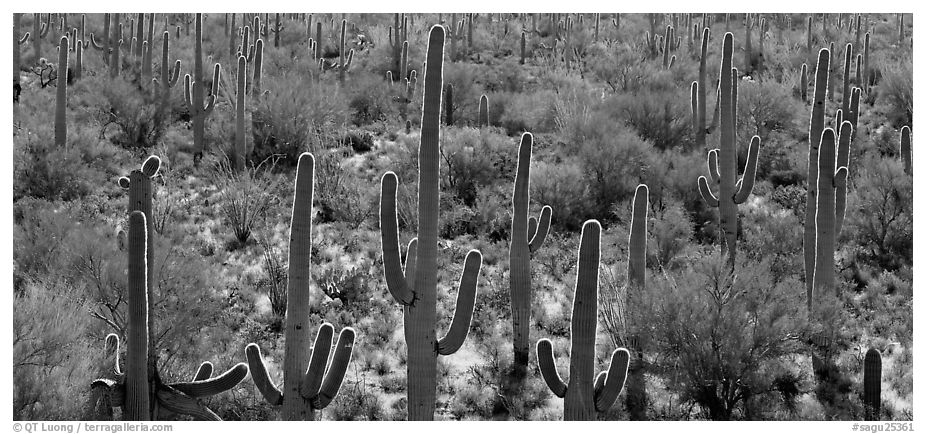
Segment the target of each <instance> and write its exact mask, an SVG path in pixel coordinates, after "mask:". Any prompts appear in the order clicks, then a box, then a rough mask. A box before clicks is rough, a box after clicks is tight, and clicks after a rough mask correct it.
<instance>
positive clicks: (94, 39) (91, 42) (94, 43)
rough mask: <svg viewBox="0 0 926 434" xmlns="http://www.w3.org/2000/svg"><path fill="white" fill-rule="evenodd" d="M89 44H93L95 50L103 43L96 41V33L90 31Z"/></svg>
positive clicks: (101, 46) (100, 47) (99, 48)
mask: <svg viewBox="0 0 926 434" xmlns="http://www.w3.org/2000/svg"><path fill="white" fill-rule="evenodd" d="M90 44H91V45H93V48H96V49H97V50H102V49H103V45H102V44H100V43H99V42H97V41H96V35H94V34H93V33H90Z"/></svg>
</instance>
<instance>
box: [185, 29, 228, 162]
mask: <svg viewBox="0 0 926 434" xmlns="http://www.w3.org/2000/svg"><path fill="white" fill-rule="evenodd" d="M195 21H196V36H195V38H196V39H195V44H196V45H195V47H196V48H195V54H194V56H193V77H190V74H187V75H186V76H185V77H184V83H183V84H184V88H183V92H184V100H185V101H186V104H187V109H189V111H190V117H191V118H192V119H193V146H194V148H195V149H196V153H195V155H194V158H193V160H194V162H195V163H196V164H197V165H198V164H199V161H200V160H201V159H202V156H203V152H205V150H206V143H205V132H206V116H208V115H209V114H210V113H212V109H214V108H215V99H216V94H217V92H218V86H219V77H220V76H221V71H222V67H221V66H220V65H219V64H218V63H216V64H215V70H214V72H213V74H212V91H211V92H210V94H209V98H208V99H207V100H206V103H205V105H203V97H204V95H203V14H196V19H195Z"/></svg>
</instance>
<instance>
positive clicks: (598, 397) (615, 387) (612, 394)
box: [595, 348, 630, 412]
mask: <svg viewBox="0 0 926 434" xmlns="http://www.w3.org/2000/svg"><path fill="white" fill-rule="evenodd" d="M629 364H630V353H629V352H628V351H627V350H626V349H624V348H618V349H616V350H614V352H613V353H611V365H610V366H609V367H608V373H607V374H605V373H604V372H602V374H604V376H602V375H599V376H598V378H599V379H602V380H603V383H604V384H602V385H601V387H598V384H597V383H598V381H596V382H595V383H596V384H595V409H596V410H598V411H602V412H603V411H608V409H610V408H611V406H612V405H614V401H615V400H617V396H618V395H620V393H621V389H623V388H624V381H625V380H627V366H628V365H629ZM602 377H604V378H602Z"/></svg>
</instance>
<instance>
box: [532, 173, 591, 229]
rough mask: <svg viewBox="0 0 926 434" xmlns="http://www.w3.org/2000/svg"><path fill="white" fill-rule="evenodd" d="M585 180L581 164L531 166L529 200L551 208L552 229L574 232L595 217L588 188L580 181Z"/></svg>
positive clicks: (586, 184)
mask: <svg viewBox="0 0 926 434" xmlns="http://www.w3.org/2000/svg"><path fill="white" fill-rule="evenodd" d="M586 176H587V174H586V173H585V171H583V170H582V166H581V164H579V163H578V162H576V161H574V160H566V161H562V162H560V163H545V162H542V161H538V162H536V163H532V164H531V199H533V200H536V201H537V202H539V203H542V204H545V205H550V206H551V207H553V212H554V213H555V216H554V218H553V220H552V224H553V225H555V226H556V227H558V228H562V229H565V230H568V231H576V230H578V229H579V228H580V227H581V226H582V223H583V222H584V221H585V220H588V219H589V218H593V217H592V216H594V215H595V214H594V210H593V209H592V208H591V206H590V202H591V200H590V197H591V194H592V193H591V191H590V190H591V188H590V186H589V184H588V183H587V182H585V181H584V178H585V177H586Z"/></svg>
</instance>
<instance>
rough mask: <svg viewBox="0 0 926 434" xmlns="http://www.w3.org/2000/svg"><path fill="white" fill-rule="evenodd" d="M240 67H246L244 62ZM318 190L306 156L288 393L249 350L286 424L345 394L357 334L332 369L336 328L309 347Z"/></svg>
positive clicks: (293, 275) (292, 250)
mask: <svg viewBox="0 0 926 434" xmlns="http://www.w3.org/2000/svg"><path fill="white" fill-rule="evenodd" d="M238 62H239V65H240V63H241V57H239V60H238ZM314 188H315V157H314V156H312V154H309V153H303V154H302V155H300V156H299V162H298V163H297V166H296V192H295V195H294V198H293V215H292V223H291V226H290V232H289V281H288V282H287V285H286V300H287V302H286V331H285V338H286V344H285V345H286V346H285V349H284V356H283V357H284V361H283V384H282V385H281V387H282V389H283V390H282V391H281V390H280V388H278V387H277V386H275V385H274V384H273V381H271V379H270V376H269V375H268V373H267V368H266V366H265V363H264V358H263V356H262V355H261V353H260V347H259V346H258V345H257V344H255V343H251V344H248V346H247V348H246V349H245V352H246V353H247V357H248V365H249V366H250V368H251V377H252V378H253V379H254V383H255V384H256V385H257V388H258V390H260V392H261V394H262V395H263V396H264V398H265V399H266V400H267V402H269V403H270V404H272V405H279V406H282V407H281V413H280V416H281V417H282V419H283V420H314V419H315V411H316V410H321V409H323V408H325V407H327V406H328V404H330V403H331V401H332V400H333V399H334V397H335V396H336V395H337V393H338V390H339V389H340V388H341V382H342V381H343V380H344V374H345V373H346V372H347V366H348V364H350V359H351V354H352V352H353V346H354V337H355V334H354V330H353V329H352V328H350V327H345V328H344V329H343V330H341V333H340V334H339V335H338V341H337V344H336V345H335V350H334V357H333V359H332V360H331V364H330V365H329V364H328V355H329V353H330V352H331V339H332V336H333V334H334V327H332V326H331V324H328V323H324V324H322V325H321V327H320V328H319V329H318V336H317V337H316V339H315V345H314V347H309V339H310V337H311V335H310V334H309V333H310V331H309V303H310V295H311V294H310V291H309V286H310V280H311V278H312V274H311V271H312V270H311V266H312V261H311V256H312V197H313V193H314ZM326 367H327V369H326Z"/></svg>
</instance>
